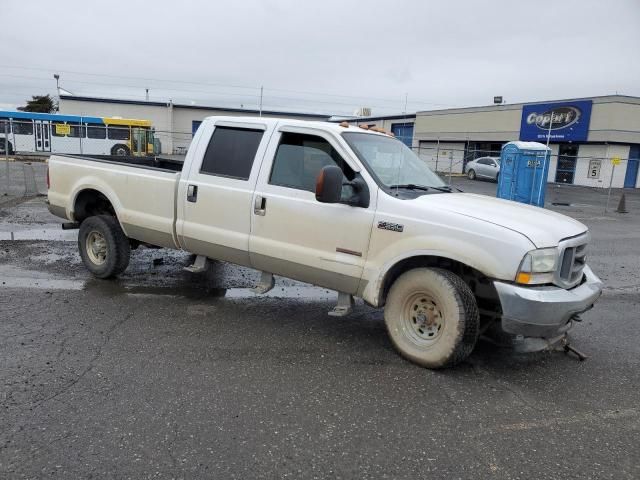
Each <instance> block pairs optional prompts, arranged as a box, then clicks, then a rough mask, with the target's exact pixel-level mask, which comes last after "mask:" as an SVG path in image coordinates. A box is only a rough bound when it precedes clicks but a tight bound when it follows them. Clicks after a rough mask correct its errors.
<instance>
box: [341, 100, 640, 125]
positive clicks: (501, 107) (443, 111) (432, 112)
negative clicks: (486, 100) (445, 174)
mask: <svg viewBox="0 0 640 480" xmlns="http://www.w3.org/2000/svg"><path fill="white" fill-rule="evenodd" d="M604 98H611V99H612V100H611V101H610V102H597V103H613V102H615V101H616V100H614V99H621V100H634V101H632V102H624V101H618V102H617V103H632V104H640V97H634V96H632V95H618V94H616V95H596V96H593V97H579V98H567V99H559V100H539V101H538V100H537V101H533V102H519V103H505V104H492V105H479V106H475V107H453V108H442V109H438V110H420V111H418V112H416V113H412V114H410V115H409V114H407V115H376V116H375V117H344V118H338V117H336V118H335V119H332V120H331V121H333V122H339V121H347V122H368V121H375V120H397V119H401V118H416V117H417V116H419V115H443V114H456V113H468V112H473V111H483V110H489V111H492V110H497V109H499V110H515V109H518V108H520V107H522V106H523V105H536V104H539V103H567V102H577V101H581V100H599V99H604Z"/></svg>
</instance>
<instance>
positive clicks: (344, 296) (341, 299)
mask: <svg viewBox="0 0 640 480" xmlns="http://www.w3.org/2000/svg"><path fill="white" fill-rule="evenodd" d="M354 304H355V301H354V300H353V295H350V294H348V293H344V292H338V303H337V304H336V306H335V307H333V310H330V311H329V315H330V316H332V317H345V316H347V315H349V314H350V313H351V312H352V311H353V306H354Z"/></svg>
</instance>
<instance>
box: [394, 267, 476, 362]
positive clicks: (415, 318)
mask: <svg viewBox="0 0 640 480" xmlns="http://www.w3.org/2000/svg"><path fill="white" fill-rule="evenodd" d="M384 319H385V323H386V325H387V331H388V332H389V337H390V338H391V341H392V342H393V344H394V346H395V347H396V349H397V350H398V351H399V352H400V354H401V355H402V356H403V357H405V358H406V359H408V360H411V361H412V362H414V363H417V364H418V365H422V366H424V367H427V368H442V367H447V366H452V365H455V364H457V363H460V362H461V361H463V360H464V359H466V358H467V357H468V356H469V354H470V353H471V351H472V350H473V348H474V347H475V344H476V341H477V339H478V334H479V325H480V315H479V313H478V306H477V304H476V300H475V298H474V296H473V292H472V291H471V289H470V288H469V286H468V285H467V284H466V283H464V282H463V281H462V279H461V278H460V277H458V276H457V275H455V274H453V273H452V272H449V271H448V270H443V269H440V268H416V269H414V270H409V271H408V272H406V273H404V274H402V275H401V276H400V277H399V278H398V279H397V280H396V281H395V282H394V284H393V285H392V286H391V289H390V290H389V294H388V296H387V303H386V306H385V309H384Z"/></svg>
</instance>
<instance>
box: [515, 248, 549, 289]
mask: <svg viewBox="0 0 640 480" xmlns="http://www.w3.org/2000/svg"><path fill="white" fill-rule="evenodd" d="M557 267H558V249H557V248H539V249H538V250H531V251H530V252H529V253H527V254H526V255H525V256H524V258H523V259H522V263H520V268H519V269H518V274H517V275H516V283H522V284H524V285H536V284H541V283H551V282H553V277H554V274H555V271H556V268H557Z"/></svg>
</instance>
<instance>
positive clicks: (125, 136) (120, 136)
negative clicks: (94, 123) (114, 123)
mask: <svg viewBox="0 0 640 480" xmlns="http://www.w3.org/2000/svg"><path fill="white" fill-rule="evenodd" d="M107 136H108V137H109V139H110V140H129V128H128V127H109V129H108V130H107Z"/></svg>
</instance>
